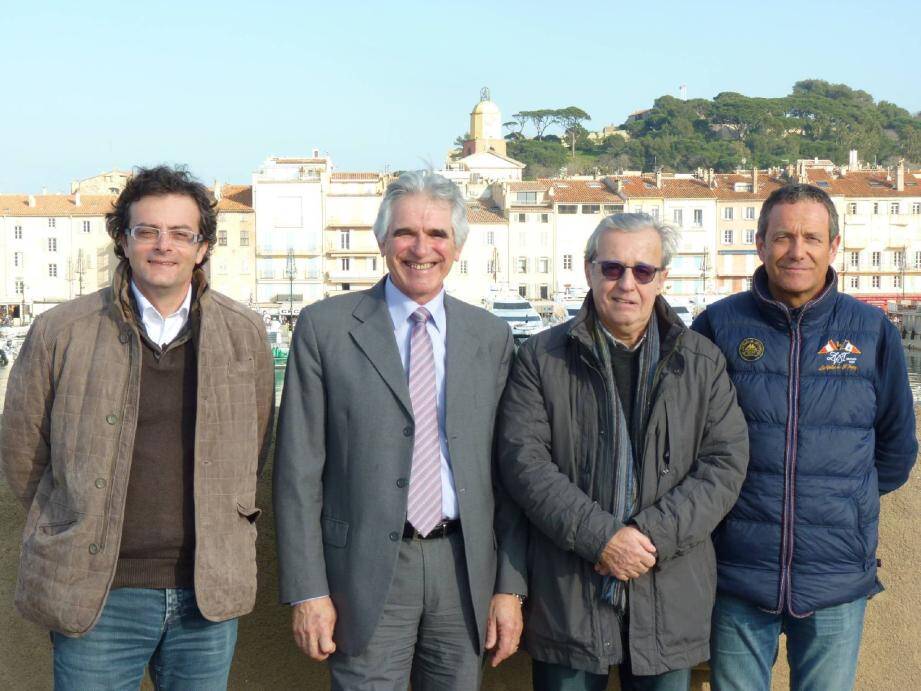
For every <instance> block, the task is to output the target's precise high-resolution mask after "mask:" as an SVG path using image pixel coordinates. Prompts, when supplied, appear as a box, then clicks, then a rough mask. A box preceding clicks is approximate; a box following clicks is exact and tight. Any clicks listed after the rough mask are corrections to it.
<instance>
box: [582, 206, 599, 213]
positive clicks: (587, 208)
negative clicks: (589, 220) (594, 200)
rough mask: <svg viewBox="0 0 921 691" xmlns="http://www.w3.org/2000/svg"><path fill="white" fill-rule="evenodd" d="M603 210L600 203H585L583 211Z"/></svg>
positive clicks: (596, 211)
mask: <svg viewBox="0 0 921 691" xmlns="http://www.w3.org/2000/svg"><path fill="white" fill-rule="evenodd" d="M600 212H601V205H600V204H583V205H582V213H584V214H597V213H600Z"/></svg>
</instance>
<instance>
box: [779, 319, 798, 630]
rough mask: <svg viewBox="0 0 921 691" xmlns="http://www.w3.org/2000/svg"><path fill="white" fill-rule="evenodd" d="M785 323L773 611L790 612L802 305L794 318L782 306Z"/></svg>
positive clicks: (791, 609)
mask: <svg viewBox="0 0 921 691" xmlns="http://www.w3.org/2000/svg"><path fill="white" fill-rule="evenodd" d="M785 313H786V315H787V324H788V325H789V327H790V351H789V354H788V356H787V357H788V360H787V371H788V372H789V374H788V379H787V434H786V449H785V453H786V458H785V459H784V503H783V513H782V518H781V541H780V554H781V564H780V590H779V593H778V597H777V609H776V612H777V613H779V612H782V611H783V609H784V606H785V605H786V607H787V608H788V610H789V611H790V613H791V614H792V613H793V597H792V592H793V588H792V585H791V583H790V572H791V571H792V569H793V540H794V528H793V526H794V518H795V513H796V446H797V427H798V425H799V363H800V351H801V349H802V329H801V325H802V321H803V314H805V309H803V310H802V311H800V313H799V315H798V316H797V318H796V321H795V322H794V321H793V319H791V317H790V313H789V312H788V311H786V310H785Z"/></svg>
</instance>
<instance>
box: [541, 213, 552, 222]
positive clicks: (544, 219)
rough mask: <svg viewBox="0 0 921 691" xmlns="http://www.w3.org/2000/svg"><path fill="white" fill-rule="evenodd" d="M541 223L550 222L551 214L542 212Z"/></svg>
mask: <svg viewBox="0 0 921 691" xmlns="http://www.w3.org/2000/svg"><path fill="white" fill-rule="evenodd" d="M540 222H541V223H550V214H541V215H540Z"/></svg>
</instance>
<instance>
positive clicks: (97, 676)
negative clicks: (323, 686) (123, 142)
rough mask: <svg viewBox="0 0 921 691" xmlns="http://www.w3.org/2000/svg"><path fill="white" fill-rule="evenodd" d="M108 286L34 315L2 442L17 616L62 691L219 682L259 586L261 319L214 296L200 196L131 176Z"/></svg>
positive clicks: (14, 375)
mask: <svg viewBox="0 0 921 691" xmlns="http://www.w3.org/2000/svg"><path fill="white" fill-rule="evenodd" d="M106 223H107V227H108V231H109V234H110V235H111V236H112V238H113V240H114V241H115V253H116V255H118V257H119V258H120V259H121V262H120V264H119V266H118V268H117V270H116V273H115V277H114V280H113V284H112V286H111V287H109V288H106V289H103V290H100V291H98V292H97V293H94V294H92V295H88V296H85V297H81V298H78V299H76V300H73V301H71V302H68V303H66V304H64V305H61V306H59V307H56V308H54V309H52V310H50V311H48V312H46V313H45V314H43V315H41V316H39V317H38V318H36V320H35V323H34V324H33V326H32V328H31V330H30V331H29V335H28V337H27V338H26V341H25V343H24V344H23V347H22V350H21V352H20V355H19V358H18V359H17V360H16V362H15V364H14V366H13V369H12V372H11V374H10V379H9V385H8V389H7V396H6V405H5V408H4V414H3V427H2V436H0V453H2V462H3V470H4V473H5V474H6V478H7V481H8V482H9V485H10V487H11V488H12V490H13V492H14V494H15V495H16V496H17V497H18V498H19V499H20V501H21V502H22V504H23V506H24V507H25V508H26V510H27V511H28V517H27V519H26V527H25V531H24V533H23V543H22V553H21V558H20V566H19V579H18V583H17V588H16V607H17V609H18V610H19V612H20V613H21V614H22V615H23V616H24V617H25V618H27V619H29V620H31V621H33V622H35V623H37V624H39V625H40V626H43V627H46V628H48V629H50V630H51V632H52V641H53V645H54V684H55V688H56V689H77V688H79V689H83V688H86V689H89V688H123V687H129V686H130V687H134V688H137V687H138V685H139V684H140V680H141V677H142V675H143V673H144V668H145V667H147V666H149V671H150V675H151V677H152V679H153V680H154V683H155V685H156V687H157V688H173V687H182V688H195V689H224V688H226V685H227V676H228V673H229V670H230V662H231V659H232V657H233V649H234V644H235V642H236V617H238V616H240V615H242V614H245V613H247V612H249V611H250V610H251V609H252V607H253V603H254V600H255V594H256V559H255V557H256V550H255V540H256V528H255V525H254V524H255V520H256V518H257V517H258V515H259V509H257V508H256V506H255V493H256V477H257V474H258V472H259V471H260V470H261V468H262V463H263V461H264V459H265V455H266V451H267V448H268V443H269V438H270V432H271V420H272V416H273V412H274V386H273V380H274V377H273V366H272V358H271V355H270V353H269V351H268V346H267V343H266V339H265V332H264V327H263V325H262V321H261V320H260V319H259V317H258V316H256V315H255V314H254V313H252V312H250V311H249V310H247V309H245V308H244V307H243V306H241V305H239V304H238V303H236V302H234V301H233V300H230V299H229V298H227V297H225V296H223V295H220V294H218V293H216V292H214V291H212V290H210V289H209V288H208V285H207V282H206V279H205V275H204V272H203V271H202V270H201V267H202V265H203V264H204V263H205V262H206V261H207V258H208V254H209V252H210V249H211V247H212V246H213V244H214V238H215V235H216V226H217V220H216V213H215V210H214V205H213V202H212V200H211V197H210V195H209V193H208V190H207V189H206V188H205V187H204V186H203V185H202V184H201V183H199V182H197V181H195V180H194V179H193V178H191V177H190V176H189V174H188V173H186V172H185V171H182V170H176V169H171V168H167V167H157V168H152V169H141V170H139V171H138V173H137V175H135V176H134V177H133V178H132V179H131V180H130V181H129V182H128V185H127V187H126V188H125V190H124V191H123V192H122V194H121V195H120V196H119V198H118V200H117V201H116V202H115V208H114V211H113V212H112V213H110V214H108V216H107V218H106Z"/></svg>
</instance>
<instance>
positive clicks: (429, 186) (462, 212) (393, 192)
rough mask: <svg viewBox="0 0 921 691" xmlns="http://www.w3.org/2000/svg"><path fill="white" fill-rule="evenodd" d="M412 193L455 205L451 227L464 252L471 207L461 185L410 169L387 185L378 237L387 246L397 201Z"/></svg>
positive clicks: (379, 213) (376, 227) (376, 229)
mask: <svg viewBox="0 0 921 691" xmlns="http://www.w3.org/2000/svg"><path fill="white" fill-rule="evenodd" d="M412 194H424V195H426V196H427V197H429V198H430V199H437V200H441V201H446V202H448V204H450V205H451V224H452V225H453V230H454V244H455V245H457V248H458V249H460V248H461V247H463V246H464V242H465V241H466V240H467V232H468V230H469V228H468V226H467V204H466V203H465V202H464V197H463V195H462V194H461V191H460V189H458V187H457V185H455V184H454V183H453V182H451V181H450V180H448V179H447V178H446V177H444V176H443V175H439V174H438V173H434V172H432V171H431V170H410V171H407V172H405V173H403V174H402V175H400V177H398V178H397V179H396V180H394V181H393V182H391V183H390V184H389V185H387V191H386V192H384V200H383V201H382V202H381V207H380V209H378V211H377V218H376V219H375V221H374V227H373V229H374V237H376V238H377V242H378V244H379V245H381V246H383V244H384V241H385V240H386V239H387V233H388V232H389V231H390V221H391V219H392V217H393V204H394V202H396V200H397V199H400V198H401V197H404V196H409V195H412Z"/></svg>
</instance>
